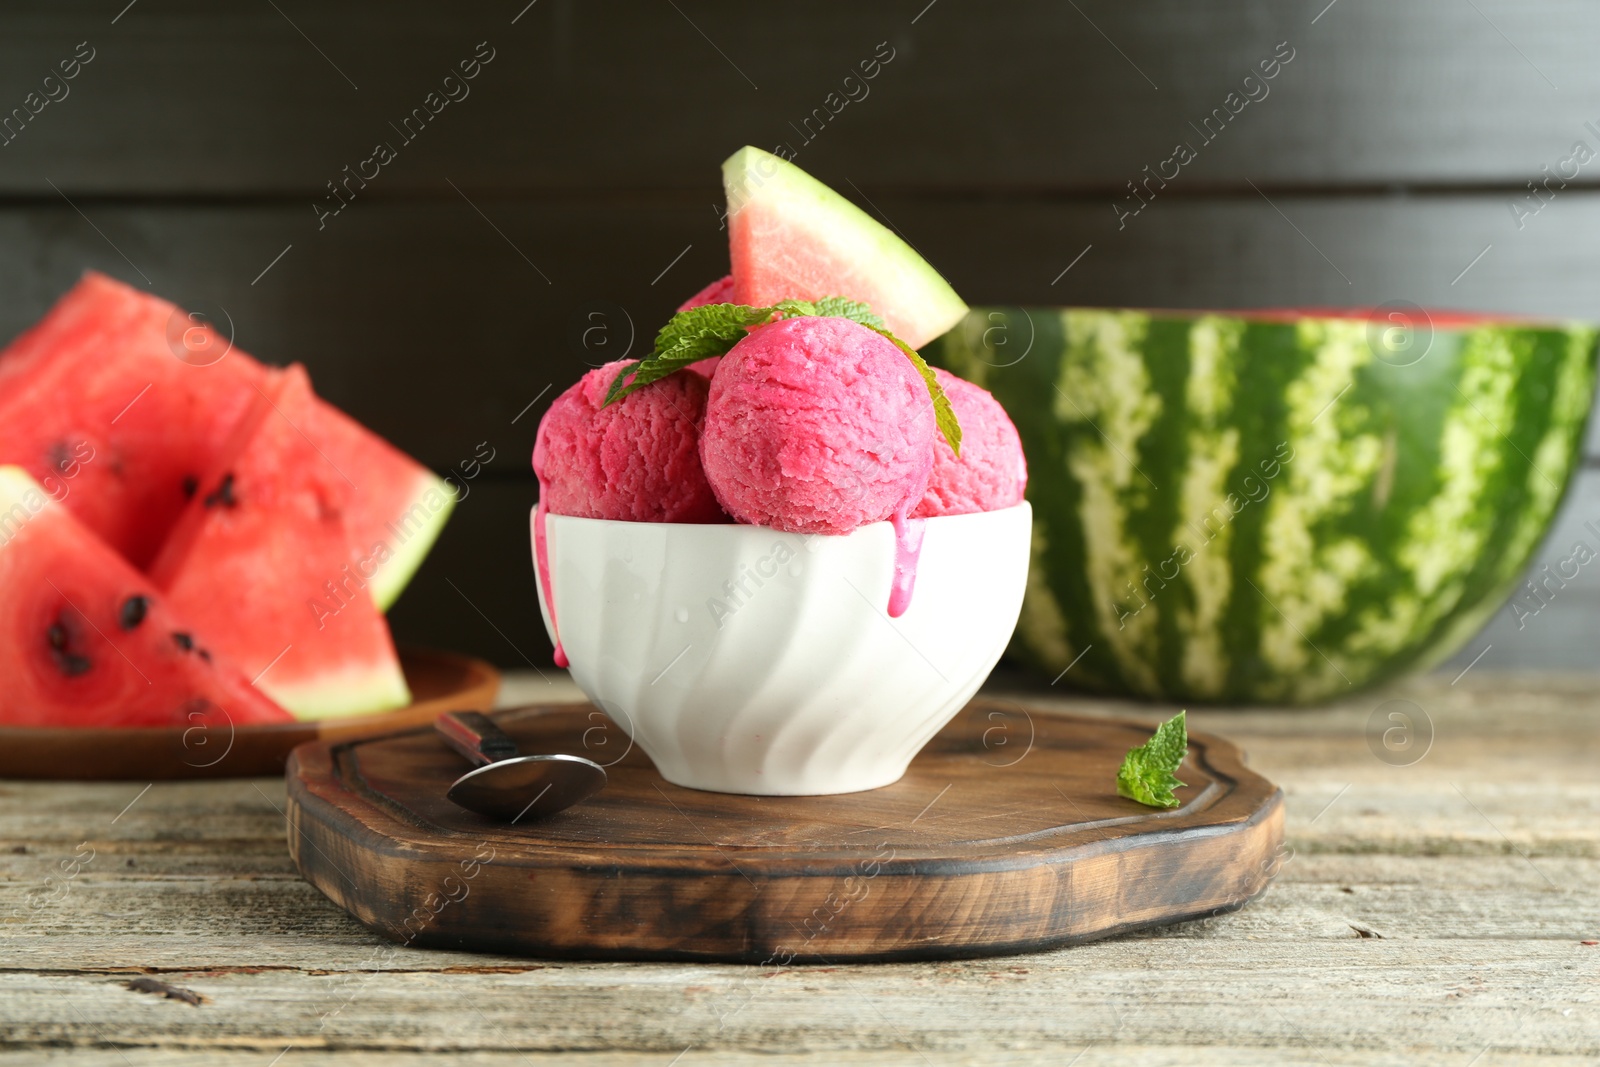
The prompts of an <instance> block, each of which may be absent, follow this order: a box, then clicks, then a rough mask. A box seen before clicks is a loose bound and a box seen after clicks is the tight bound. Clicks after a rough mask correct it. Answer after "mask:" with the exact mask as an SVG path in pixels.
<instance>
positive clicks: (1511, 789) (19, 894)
mask: <svg viewBox="0 0 1600 1067" xmlns="http://www.w3.org/2000/svg"><path fill="white" fill-rule="evenodd" d="M564 685H565V683H552V684H546V683H544V682H542V681H541V680H540V679H539V678H537V677H530V678H515V679H513V680H512V682H511V684H510V685H508V687H507V690H508V691H507V693H506V698H507V700H508V702H517V701H523V700H533V699H538V700H549V699H564V698H566V697H568V696H571V697H573V698H576V696H577V694H576V690H573V689H570V688H565V689H564V688H563V686H564ZM1019 699H1023V700H1026V701H1027V702H1028V703H1029V704H1030V706H1032V707H1038V708H1046V709H1048V708H1051V707H1060V708H1065V707H1071V708H1073V709H1074V710H1079V711H1085V710H1086V711H1089V712H1091V713H1096V712H1102V711H1104V712H1126V711H1128V710H1130V709H1128V708H1126V707H1122V706H1118V705H1114V704H1111V703H1107V702H1098V701H1088V700H1081V699H1070V700H1069V699H1063V698H1061V697H1059V696H1055V695H1054V694H1051V693H1049V692H1048V691H1047V692H1045V693H1044V694H1039V693H1029V694H1026V695H1025V696H1021V697H1019ZM1389 700H1401V701H1406V702H1408V703H1399V704H1388V703H1386V701H1389ZM1132 710H1135V711H1137V712H1139V713H1141V714H1144V715H1146V716H1147V717H1149V718H1151V719H1152V720H1153V719H1154V718H1155V717H1156V715H1158V714H1160V713H1161V711H1163V710H1164V709H1150V708H1139V709H1132ZM1395 712H1398V713H1400V714H1402V715H1403V716H1405V717H1406V718H1403V719H1395V718H1392V717H1391V713H1395ZM1408 720H1409V721H1408ZM1191 721H1192V723H1193V725H1194V728H1195V729H1198V730H1205V731H1209V732H1213V733H1219V734H1223V735H1224V736H1228V737H1231V738H1233V739H1235V740H1237V741H1239V742H1240V743H1241V744H1242V745H1243V746H1244V747H1245V748H1246V749H1247V750H1248V751H1249V752H1250V754H1251V757H1252V763H1253V765H1254V766H1256V767H1257V768H1259V769H1260V770H1262V771H1263V772H1264V773H1266V774H1267V775H1268V776H1270V777H1272V778H1274V779H1275V780H1277V781H1278V782H1279V783H1280V784H1281V785H1282V786H1283V788H1284V791H1285V793H1286V794H1287V797H1288V811H1289V827H1288V835H1289V843H1290V845H1291V846H1292V851H1290V852H1288V853H1287V854H1286V856H1285V861H1284V863H1283V865H1282V867H1281V871H1280V873H1279V876H1278V879H1277V882H1276V884H1275V885H1274V886H1273V888H1272V889H1271V890H1269V891H1268V893H1267V895H1266V896H1265V897H1263V898H1262V899H1260V900H1258V901H1257V902H1255V903H1254V904H1252V905H1250V906H1249V907H1247V908H1245V909H1244V910H1243V911H1241V912H1238V913H1235V914H1230V915H1225V916H1221V917H1218V918H1215V919H1211V920H1207V921H1204V922H1197V923H1190V924H1187V925H1183V926H1179V927H1175V928H1170V929H1167V930H1163V931H1158V932H1154V933H1147V934H1141V935H1135V936H1127V937H1122V938H1118V939H1114V940H1109V941H1103V942H1099V943H1095V944H1090V945H1085V946H1080V947H1076V948H1071V949H1065V950H1061V951H1056V952H1049V953H1043V954H1039V955H1030V956H1016V957H1008V958H1003V959H983V960H968V961H961V962H949V963H921V964H875V965H864V966H844V967H827V966H806V967H801V966H788V967H765V968H763V967H748V966H732V965H726V966H725V965H681V964H672V965H669V964H626V963H566V962H560V963H558V962H542V961H537V960H524V959H514V958H501V957H490V956H476V955H464V954H455V953H448V952H431V951H422V950H414V949H406V948H401V947H398V946H395V945H391V944H389V943H388V942H385V941H382V940H380V939H378V938H376V937H374V936H373V935H371V934H369V933H367V932H366V931H365V930H364V929H363V928H361V927H360V926H358V925H357V924H356V923H355V922H354V921H353V920H351V919H349V918H347V917H346V916H345V915H344V914H343V913H342V912H341V911H339V910H338V909H337V908H335V907H334V906H333V905H331V904H330V903H328V902H327V901H326V900H325V899H324V898H323V897H322V896H320V895H319V894H318V893H317V892H316V890H314V889H312V888H311V887H310V886H308V885H307V884H305V883H304V882H302V881H301V880H300V879H299V878H298V877H297V876H296V874H295V871H294V869H293V868H292V867H291V865H290V863H289V858H288V854H287V852H286V850H285V847H284V822H283V816H282V814H281V810H282V807H283V786H282V783H281V782H279V781H276V780H270V779H258V780H241V781H229V782H220V783H158V784H155V785H153V786H151V787H150V788H148V789H146V788H145V787H144V786H143V785H141V784H139V783H131V784H94V785H83V784H71V783H61V784H44V783H31V782H4V783H0V871H3V881H0V916H3V920H0V921H3V925H0V930H3V933H0V1065H8V1064H20V1063H37V1062H53V1061H54V1060H55V1059H56V1058H58V1057H59V1058H63V1059H65V1058H71V1059H72V1061H73V1062H82V1063H87V1064H123V1063H160V1064H163V1065H170V1067H180V1065H189V1064H196V1065H198V1064H205V1065H210V1064H235V1063H238V1064H256V1065H260V1067H267V1065H268V1064H272V1063H278V1064H283V1065H285V1067H288V1065H293V1064H313V1063H334V1064H368V1063H373V1064H376V1063H390V1062H394V1061H396V1060H398V1059H401V1058H403V1057H404V1056H405V1055H406V1054H422V1053H430V1054H434V1055H435V1056H436V1057H437V1058H438V1059H439V1060H440V1062H461V1063H473V1064H508V1065H509V1064H569V1063H570V1064H594V1065H601V1064H629V1065H633V1064H638V1065H644V1064H661V1065H666V1064H680V1065H683V1067H689V1065H691V1064H734V1063H750V1062H757V1061H759V1062H760V1063H763V1064H774V1065H778V1064H787V1063H791V1062H800V1061H806V1062H817V1063H829V1064H939V1065H944V1064H982V1065H985V1067H991V1065H998V1064H1009V1063H1032V1062H1048V1063H1061V1064H1066V1063H1075V1064H1079V1065H1082V1067H1089V1065H1091V1064H1130V1063H1140V1064H1194V1063H1216V1064H1230V1065H1251V1064H1283V1063H1294V1064H1302V1063H1303V1064H1347V1063H1392V1064H1408V1065H1409V1064H1417V1063H1441V1064H1458V1065H1461V1067H1467V1065H1469V1064H1470V1065H1473V1067H1495V1065H1502V1064H1512V1063H1534V1062H1538V1063H1539V1064H1542V1065H1551V1064H1567V1063H1572V1064H1576V1063H1586V1064H1587V1063H1594V1062H1596V1060H1597V1059H1600V945H1597V944H1596V943H1595V942H1596V941H1597V940H1600V780H1597V773H1596V772H1597V768H1600V679H1596V678H1587V677H1585V678H1565V679H1560V678H1551V677H1548V676H1541V677H1540V678H1538V679H1537V680H1530V679H1515V678H1510V677H1495V676H1493V675H1489V674H1486V673H1478V672H1474V673H1473V674H1470V675H1468V676H1466V677H1465V678H1464V679H1462V680H1461V681H1460V682H1459V683H1457V684H1456V685H1454V686H1452V685H1451V684H1450V679H1449V677H1432V678H1427V679H1420V680H1415V681H1412V682H1409V683H1406V684H1404V685H1402V686H1400V687H1397V688H1396V689H1394V690H1392V691H1389V692H1385V693H1382V694H1378V695H1374V696H1368V697H1362V698H1357V699H1354V700H1352V701H1351V702H1349V703H1348V704H1345V705H1342V706H1339V707H1333V708H1328V709H1323V710H1317V711H1312V712H1295V713H1285V712H1278V713H1274V712H1263V711H1250V712H1244V711H1206V710H1200V711H1191ZM1430 735H1431V743H1430ZM1419 757H1420V758H1419ZM1413 761H1414V762H1413ZM960 801H961V798H960V797H959V796H955V795H947V796H945V797H944V798H942V799H941V800H940V804H942V805H947V806H954V805H958V804H959V803H960ZM938 814H939V813H938V811H937V809H935V810H933V811H931V812H929V813H928V814H927V817H928V818H937V817H938ZM130 984H138V985H145V986H148V987H150V988H151V989H154V990H157V991H156V992H146V991H140V990H138V989H134V988H130ZM166 988H170V989H172V990H174V991H175V992H174V996H177V997H178V998H180V999H173V998H172V997H169V996H165V995H163V994H162V993H161V992H160V990H162V989H166ZM191 994H192V995H193V999H198V1000H200V1002H199V1003H198V1004H195V1003H190V1002H189V999H190V995H191ZM1075 1057H1076V1058H1075Z"/></svg>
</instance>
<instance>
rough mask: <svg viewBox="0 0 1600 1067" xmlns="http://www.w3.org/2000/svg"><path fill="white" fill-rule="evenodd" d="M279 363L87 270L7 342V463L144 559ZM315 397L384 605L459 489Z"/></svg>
mask: <svg viewBox="0 0 1600 1067" xmlns="http://www.w3.org/2000/svg"><path fill="white" fill-rule="evenodd" d="M175 352H183V353H185V355H186V357H187V358H179V357H178V355H176V354H175ZM190 352H195V353H199V354H201V356H202V358H198V359H197V358H193V357H189V356H188V353H190ZM218 353H225V354H224V355H221V357H220V358H217V354H218ZM210 360H215V361H214V362H208V361H210ZM277 374H278V372H277V371H276V370H274V369H272V368H268V367H265V366H263V365H262V364H260V363H258V362H257V361H256V360H254V359H252V358H251V357H250V356H248V355H246V354H245V353H244V352H242V351H240V350H239V349H238V348H231V349H230V348H229V347H228V345H227V342H226V340H225V339H223V338H221V337H220V336H219V335H217V334H216V333H215V332H214V331H212V330H211V329H210V327H208V326H205V325H195V324H193V323H191V322H190V320H189V319H188V318H187V317H186V316H185V315H184V313H183V312H182V311H181V310H179V309H178V308H177V307H175V306H174V305H173V304H170V303H168V302H167V301H165V300H161V299H159V298H157V297H154V296H150V295H149V294H146V293H142V292H140V291H138V290H136V289H134V288H132V287H130V286H127V285H124V284H122V283H121V282H118V281H115V280H114V279H111V278H108V277H106V276H105V275H102V274H97V273H94V272H89V273H87V274H85V275H84V277H83V279H82V280H81V281H80V282H79V283H78V284H77V285H76V286H75V287H74V288H73V289H72V290H71V291H70V292H68V293H67V294H66V295H65V296H63V297H62V298H61V299H60V300H59V301H58V302H57V303H56V305H55V306H54V307H53V308H52V309H51V310H50V312H49V313H48V314H46V315H45V317H44V318H43V319H41V320H40V321H39V322H38V323H37V324H36V325H34V326H33V327H32V328H31V329H29V330H28V331H27V332H26V333H24V334H22V335H21V336H20V337H18V338H17V339H16V340H14V341H13V342H12V343H11V344H10V345H9V346H8V347H7V348H6V349H5V351H4V352H0V463H14V464H17V465H19V466H21V467H23V468H24V469H26V470H27V471H28V472H29V473H30V474H32V475H33V476H34V477H35V478H36V479H38V480H39V481H41V482H43V483H44V484H45V485H46V487H47V488H49V489H51V490H52V491H53V492H55V493H56V494H57V495H58V496H59V495H61V492H62V489H63V488H64V489H65V496H64V497H62V500H63V502H64V503H65V505H66V507H67V509H68V510H70V511H71V512H73V514H74V515H76V516H77V517H78V518H79V520H81V521H82V522H83V523H84V524H85V525H87V526H88V527H89V529H91V530H93V531H94V532H95V533H96V534H98V535H99V536H100V537H101V538H103V539H104V540H105V541H107V542H108V543H109V544H110V545H111V546H112V547H113V548H115V549H116V550H117V551H118V552H121V553H122V554H123V555H124V556H125V557H126V558H127V559H128V561H129V562H130V563H132V564H133V565H134V566H136V567H140V568H144V567H147V566H148V565H149V564H150V562H151V560H153V559H154V558H155V556H156V553H157V552H158V551H159V550H160V548H161V546H162V544H163V543H164V542H165V541H166V539H167V535H168V533H169V532H170V531H171V529H172V527H173V526H174V525H175V524H176V523H177V521H178V518H179V516H180V515H181V514H182V513H183V511H184V509H185V507H186V506H187V505H188V503H189V499H190V496H191V495H192V494H193V492H194V490H195V487H196V485H197V482H198V480H199V478H200V476H201V475H202V473H203V471H201V470H200V469H199V467H200V465H201V464H202V463H203V462H204V461H205V459H206V458H208V457H211V456H214V455H215V454H216V453H217V451H218V450H219V449H220V448H221V447H222V446H223V444H224V442H225V441H226V440H227V438H228V435H229V432H230V431H231V429H232V428H233V427H234V425H235V424H236V423H237V422H238V420H239V418H240V417H241V416H242V415H243V414H244V413H245V411H246V410H247V409H248V408H249V407H250V405H251V404H252V403H254V402H255V400H256V398H257V397H258V395H259V393H258V390H262V389H266V388H268V387H269V384H270V383H271V381H272V380H273V378H274V377H275V376H276V375H277ZM316 405H317V407H318V408H319V409H321V415H322V417H321V418H319V419H318V420H317V421H318V423H319V426H320V429H319V431H318V434H319V436H318V438H317V439H316V441H315V443H316V445H317V448H318V450H319V451H320V453H321V454H322V455H323V456H326V457H327V458H328V459H329V460H330V461H332V462H333V463H334V464H335V465H336V466H337V467H338V469H339V470H340V471H342V472H343V473H344V475H345V476H347V477H348V479H349V480H350V482H351V483H353V485H354V486H355V487H357V488H356V489H355V490H354V491H353V493H352V495H351V498H350V500H349V501H348V504H347V506H346V509H345V521H346V523H347V524H348V526H349V529H350V534H351V562H352V564H355V563H359V562H361V561H362V560H364V559H369V558H371V556H372V555H373V554H374V550H375V548H376V547H377V546H379V545H381V546H383V549H384V554H385V555H386V556H387V557H388V562H387V563H385V564H384V565H383V566H382V567H381V568H380V569H379V570H378V572H377V573H376V574H375V575H374V576H373V577H372V579H371V581H370V583H369V588H370V590H371V593H372V596H373V599H374V600H375V601H376V603H377V604H378V605H379V606H380V607H381V608H388V607H389V605H390V604H392V603H393V602H394V601H395V599H396V598H398V597H399V595H400V593H401V591H402V590H403V589H404V588H405V586H406V583H407V582H409V581H410V579H411V576H412V574H413V573H414V572H415V570H416V567H417V566H418V565H419V564H420V563H421V561H422V558H423V557H424V556H425V555H426V554H427V551H428V549H429V547H431V546H432V544H433V542H434V540H435V538H437V536H438V534H439V531H440V529H442V528H443V526H444V523H445V520H446V519H447V518H448V517H449V514H450V510H451V508H452V507H453V505H454V503H455V495H454V494H453V493H452V492H451V490H450V488H449V486H448V485H447V484H446V483H445V482H444V481H443V480H442V479H440V478H438V477H436V476H435V475H434V474H433V473H432V472H431V471H429V470H427V469H426V468H424V467H423V466H421V465H420V464H418V463H417V462H415V461H414V460H412V459H411V458H410V457H408V456H406V455H405V454H403V453H401V452H400V451H398V450H397V449H395V448H394V447H393V446H391V445H389V444H388V443H387V442H386V441H384V440H383V439H382V438H380V437H378V436H377V435H375V434H373V433H371V432H370V431H368V430H366V429H365V428H364V427H362V426H361V425H360V424H359V423H357V422H355V421H354V420H353V419H351V418H349V417H348V416H346V415H345V414H344V413H342V412H340V411H338V410H337V409H335V408H333V407H332V406H331V405H327V404H324V403H322V402H321V401H317V402H316Z"/></svg>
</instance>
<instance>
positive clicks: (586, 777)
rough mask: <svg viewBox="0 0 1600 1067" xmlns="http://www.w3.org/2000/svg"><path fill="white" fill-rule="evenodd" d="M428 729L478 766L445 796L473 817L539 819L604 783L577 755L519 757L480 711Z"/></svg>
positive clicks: (595, 767)
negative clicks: (469, 812)
mask: <svg viewBox="0 0 1600 1067" xmlns="http://www.w3.org/2000/svg"><path fill="white" fill-rule="evenodd" d="M433 726H434V729H436V730H438V731H439V734H440V736H441V737H443V738H444V740H445V743H446V744H448V745H449V746H450V747H451V748H453V749H455V750H456V751H457V752H459V753H460V754H461V755H463V756H465V757H466V758H467V759H468V760H470V761H472V762H473V763H476V764H479V765H480V766H479V767H478V768H477V769H476V770H472V771H468V772H467V773H466V774H463V775H462V776H461V777H460V778H457V779H456V781H455V784H454V785H452V786H451V787H450V789H449V791H447V792H446V793H445V796H446V797H447V798H449V799H450V800H451V801H454V802H455V803H456V804H459V805H460V806H461V807H463V808H466V809H467V810H468V811H475V812H477V813H478V814H479V815H486V816H488V817H489V818H491V819H500V820H502V821H504V822H511V823H515V822H520V821H522V820H523V819H540V818H544V817H545V816H547V815H554V814H555V813H556V812H558V811H565V810H566V809H567V808H570V807H571V806H572V805H574V804H576V803H578V802H579V801H580V800H586V799H588V798H589V797H591V796H593V795H594V794H595V793H597V792H599V791H600V789H602V788H603V787H604V786H605V784H606V772H605V768H603V767H601V766H600V765H599V764H598V763H596V762H594V761H593V760H587V759H584V758H583V757H582V756H563V755H550V756H519V755H518V754H517V743H516V742H515V741H513V740H511V738H510V737H508V736H507V735H506V733H505V731H504V730H502V729H500V727H498V726H496V725H495V724H494V721H493V720H492V719H490V718H489V716H487V715H485V714H483V713H482V712H480V711H452V712H449V713H448V714H445V715H441V716H439V718H437V719H435V720H434V723H433Z"/></svg>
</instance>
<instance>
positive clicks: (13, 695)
mask: <svg viewBox="0 0 1600 1067" xmlns="http://www.w3.org/2000/svg"><path fill="white" fill-rule="evenodd" d="M0 632H3V633H4V634H5V635H6V636H5V637H4V638H3V639H0V678H3V679H4V680H5V684H4V685H3V686H0V722H4V723H6V724H7V725H12V726H78V727H126V726H167V727H181V728H184V729H186V730H187V729H192V728H196V727H206V728H209V727H214V726H222V725H226V724H232V725H233V726H246V725H252V724H258V723H274V722H289V721H292V719H291V717H290V715H289V714H288V712H286V711H284V710H283V709H282V708H280V707H279V706H278V705H277V704H275V703H273V702H272V700H270V699H269V698H268V697H267V696H266V694H264V693H262V692H261V691H260V690H258V689H256V688H254V687H253V686H251V685H250V683H249V682H248V681H247V680H246V678H245V676H244V675H243V674H241V673H240V672H239V670H238V669H237V668H236V667H235V666H234V665H233V664H232V663H231V662H230V661H229V660H228V658H227V656H226V654H225V653H223V652H222V651H221V650H220V649H217V648H215V647H211V646H208V645H206V644H205V643H204V638H202V637H201V636H200V631H199V630H197V629H196V628H195V625H194V620H192V619H189V618H188V617H187V616H185V615H184V614H183V613H182V612H181V611H179V610H178V609H177V608H175V607H174V606H173V605H172V604H171V603H169V602H168V601H167V599H166V598H165V597H164V596H163V595H162V594H161V593H159V592H158V591H157V589H156V586H155V585H154V583H152V582H151V581H150V580H149V579H148V578H146V577H144V576H143V575H141V574H139V573H138V572H137V571H135V570H134V569H133V568H132V567H131V566H129V565H128V563H127V561H126V560H124V559H123V558H122V557H121V556H120V555H118V554H117V553H116V552H114V551H112V549H111V548H110V547H109V546H108V545H106V544H105V543H104V542H102V541H101V540H100V539H99V538H97V537H96V536H95V535H94V534H93V533H91V532H90V531H89V530H88V529H86V528H85V527H84V525H83V524H82V523H80V522H79V521H78V520H77V519H76V518H74V517H73V515H72V513H71V512H70V511H68V510H67V509H66V508H65V507H63V506H61V505H60V504H58V503H56V502H55V501H54V500H53V499H52V498H51V496H50V494H49V492H48V491H47V490H45V489H44V488H43V487H41V486H40V485H39V483H37V482H35V481H34V480H33V478H32V477H30V476H29V475H28V473H27V472H26V471H23V470H22V469H21V468H19V467H0Z"/></svg>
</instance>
